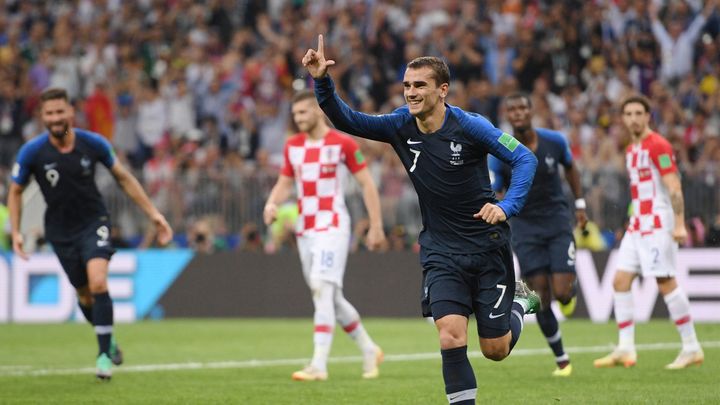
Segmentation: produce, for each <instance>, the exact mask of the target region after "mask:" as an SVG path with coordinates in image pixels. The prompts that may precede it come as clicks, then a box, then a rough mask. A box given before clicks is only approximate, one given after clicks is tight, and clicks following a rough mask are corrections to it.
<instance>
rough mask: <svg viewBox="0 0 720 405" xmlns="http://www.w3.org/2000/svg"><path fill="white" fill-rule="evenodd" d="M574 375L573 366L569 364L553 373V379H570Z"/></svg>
mask: <svg viewBox="0 0 720 405" xmlns="http://www.w3.org/2000/svg"><path fill="white" fill-rule="evenodd" d="M571 374H572V364H569V363H568V364H567V365H566V366H565V367H563V368H560V367H559V366H558V367H557V368H556V369H555V371H553V372H552V375H553V377H570V375H571Z"/></svg>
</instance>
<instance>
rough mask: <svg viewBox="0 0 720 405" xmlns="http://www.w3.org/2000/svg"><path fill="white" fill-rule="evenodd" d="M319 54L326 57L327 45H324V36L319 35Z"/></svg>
mask: <svg viewBox="0 0 720 405" xmlns="http://www.w3.org/2000/svg"><path fill="white" fill-rule="evenodd" d="M318 53H319V54H320V55H325V44H323V36H322V34H320V35H318Z"/></svg>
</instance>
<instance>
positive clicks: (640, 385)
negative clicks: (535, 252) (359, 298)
mask: <svg viewBox="0 0 720 405" xmlns="http://www.w3.org/2000/svg"><path fill="white" fill-rule="evenodd" d="M364 323H365V326H366V328H367V329H368V331H369V332H370V334H371V335H372V336H373V338H374V339H375V340H376V342H377V343H378V344H380V345H381V346H382V347H383V349H384V350H385V353H386V357H387V360H386V362H385V363H384V364H383V366H382V367H381V376H380V378H379V379H377V380H371V381H363V380H362V379H361V378H360V373H361V364H360V358H359V352H358V350H357V348H356V347H355V345H354V344H353V343H352V341H351V340H350V339H349V338H347V337H346V336H344V333H343V332H342V330H341V329H340V328H336V334H335V342H334V345H333V350H332V354H331V362H330V364H329V373H330V378H329V380H328V381H324V382H310V383H309V382H294V381H291V380H290V374H291V373H292V372H293V371H295V370H297V369H299V368H300V367H302V366H303V364H305V362H306V361H307V359H308V358H309V357H310V355H311V350H312V336H311V334H312V325H311V321H310V320H309V319H223V320H165V321H158V322H151V321H147V322H138V323H135V324H121V325H117V326H116V335H117V337H118V341H119V343H120V345H121V347H122V348H123V350H124V352H125V364H124V365H122V366H120V367H118V368H115V371H114V375H113V379H112V381H111V382H109V383H98V382H95V379H94V374H93V373H94V369H93V367H94V354H95V350H96V344H95V337H94V335H93V332H92V328H90V327H89V326H88V325H86V324H60V325H17V324H3V325H0V403H3V404H4V403H73V404H76V403H104V404H105V403H130V404H137V403H147V404H158V403H203V404H205V403H237V404H328V405H330V404H332V405H334V404H393V405H394V404H413V405H415V404H445V403H447V400H446V399H445V395H444V386H443V383H442V374H441V368H440V358H439V353H438V349H437V337H436V332H435V329H434V327H433V326H432V325H430V324H429V323H427V322H426V321H424V320H422V319H366V320H365V321H364ZM696 328H697V331H698V336H699V338H700V340H701V341H702V342H703V343H704V348H705V364H703V365H702V366H700V367H692V368H690V369H687V370H682V371H666V370H664V369H663V365H664V364H666V363H669V362H670V361H672V360H673V359H674V357H675V355H676V354H677V351H678V350H679V336H678V334H677V332H676V330H675V328H674V326H673V325H672V324H671V323H670V322H669V321H667V320H658V321H653V322H650V323H646V324H639V325H637V327H636V341H637V343H638V345H639V347H638V365H637V366H636V367H635V368H633V369H627V370H626V369H622V368H615V369H594V368H593V367H592V360H593V359H594V358H596V357H599V356H601V355H604V354H605V353H606V352H607V351H608V350H609V349H610V345H611V344H612V343H614V342H615V341H616V338H617V336H616V329H615V326H614V324H612V323H608V324H600V325H598V324H592V323H590V322H587V321H580V320H571V321H568V322H565V323H563V324H562V331H563V337H564V343H565V347H566V348H567V349H568V351H569V352H570V355H571V358H572V362H573V366H574V374H573V375H572V377H570V378H565V379H558V378H553V377H551V376H550V373H551V371H552V370H553V368H554V361H553V357H552V355H551V353H550V351H549V349H548V348H547V345H546V344H545V341H544V339H543V338H542V336H541V334H540V332H539V328H538V327H537V325H535V324H527V325H526V327H525V332H524V334H523V336H522V337H521V339H520V342H519V344H518V346H517V347H516V348H515V351H514V352H513V354H512V355H511V356H510V357H509V358H508V359H506V360H504V361H502V362H499V363H495V362H492V361H489V360H486V359H484V358H482V357H481V356H480V355H479V353H478V352H479V347H478V343H477V339H474V338H473V339H471V341H470V344H469V350H470V351H471V362H472V365H473V367H474V369H475V375H476V376H477V381H478V403H489V404H533V405H534V404H556V403H568V404H578V403H598V404H607V403H651V404H657V403H668V404H669V403H683V404H694V403H708V404H710V403H719V402H720V324H702V323H701V324H697V325H696ZM470 330H471V331H474V324H471V325H470Z"/></svg>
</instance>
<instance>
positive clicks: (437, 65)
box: [407, 56, 450, 86]
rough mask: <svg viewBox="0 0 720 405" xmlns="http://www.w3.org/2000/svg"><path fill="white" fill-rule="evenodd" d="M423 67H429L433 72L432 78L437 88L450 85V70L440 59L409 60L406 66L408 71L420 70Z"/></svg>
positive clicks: (421, 58) (426, 57)
mask: <svg viewBox="0 0 720 405" xmlns="http://www.w3.org/2000/svg"><path fill="white" fill-rule="evenodd" d="M424 67H429V68H430V69H431V70H432V71H433V73H432V77H433V79H435V82H436V84H437V85H438V86H440V85H441V84H443V83H447V84H450V69H449V68H448V65H447V63H445V61H444V60H442V59H440V58H436V57H434V56H421V57H419V58H415V59H413V60H411V61H410V63H408V64H407V68H408V69H421V68H424Z"/></svg>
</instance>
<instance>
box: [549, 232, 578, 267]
mask: <svg viewBox="0 0 720 405" xmlns="http://www.w3.org/2000/svg"><path fill="white" fill-rule="evenodd" d="M547 246H548V251H549V252H550V271H551V272H552V273H575V238H574V237H573V234H572V233H571V232H560V233H558V234H556V235H554V236H553V237H552V238H550V239H548V243H547Z"/></svg>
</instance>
